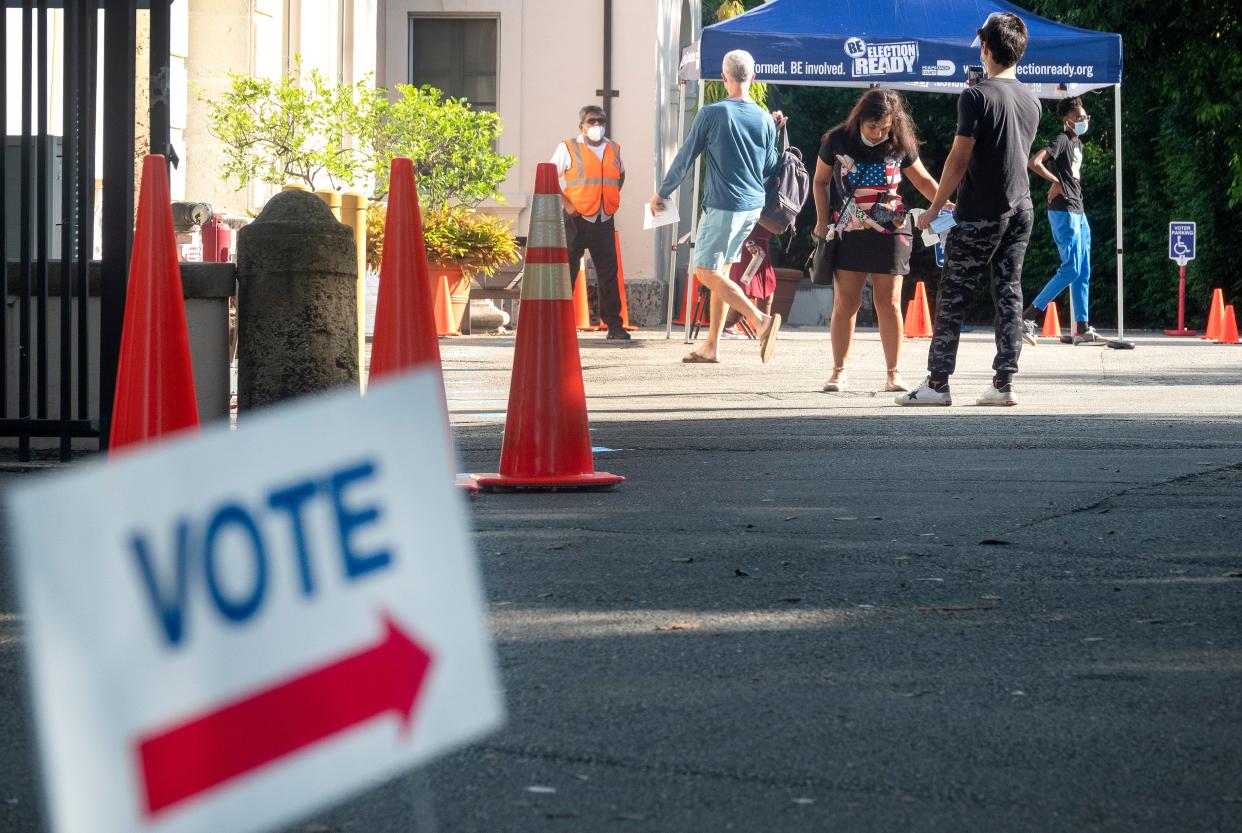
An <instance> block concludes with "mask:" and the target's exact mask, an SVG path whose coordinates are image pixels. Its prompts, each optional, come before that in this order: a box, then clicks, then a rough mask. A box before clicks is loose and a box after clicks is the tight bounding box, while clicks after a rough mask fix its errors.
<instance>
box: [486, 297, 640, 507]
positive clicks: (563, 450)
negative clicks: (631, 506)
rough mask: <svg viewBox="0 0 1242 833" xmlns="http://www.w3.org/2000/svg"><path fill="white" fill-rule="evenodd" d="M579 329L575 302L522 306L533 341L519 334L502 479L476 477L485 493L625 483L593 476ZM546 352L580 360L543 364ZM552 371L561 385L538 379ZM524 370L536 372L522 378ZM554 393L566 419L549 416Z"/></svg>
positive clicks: (609, 476) (604, 475)
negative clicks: (542, 355) (548, 406)
mask: <svg viewBox="0 0 1242 833" xmlns="http://www.w3.org/2000/svg"><path fill="white" fill-rule="evenodd" d="M573 324H574V302H573V301H572V300H564V301H549V300H529V301H526V302H524V303H523V305H522V327H525V328H526V333H527V338H525V339H523V338H522V337H521V329H520V328H519V331H518V332H519V337H518V343H517V350H516V354H515V356H514V360H513V366H514V368H515V371H514V376H513V380H512V383H511V385H510V390H509V410H508V415H507V417H506V421H505V440H504V445H503V446H502V447H501V451H500V472H499V473H487V474H476V475H474V479H475V481H476V482H477V483H478V484H479V488H481V489H483V490H484V491H516V490H522V489H540V490H545V491H546V490H557V489H607V488H610V487H612V486H615V485H617V484H618V483H620V482H622V481H623V480H625V478H624V477H622V476H620V475H616V474H610V473H608V472H597V471H595V461H594V459H593V457H592V453H591V435H590V432H589V430H588V427H587V411H586V393H585V391H584V389H583V385H582V371H581V369H580V365H579V363H578V361H577V356H578V340H577V335H576V333H575V331H574V327H573ZM535 333H537V334H540V335H543V336H544V339H543V343H542V344H541V343H538V340H537V339H535V338H532V337H530V336H531V334H535ZM545 334H546V335H545ZM548 342H551V343H548ZM544 351H547V352H549V353H551V354H554V355H555V354H559V355H561V356H565V357H568V356H573V357H574V359H573V361H568V360H564V361H560V362H556V363H549V362H547V361H542V362H541V361H539V359H538V356H539V354H540V353H541V352H544ZM552 366H556V367H558V368H559V370H560V378H552V376H551V375H544V374H541V373H539V372H538V371H539V370H546V369H548V368H549V367H552ZM523 368H535V369H536V372H534V373H530V374H526V375H523V374H521V373H520V371H521V369H523ZM549 390H552V391H556V392H557V393H558V399H559V403H560V412H559V413H558V414H557V415H556V416H555V418H551V417H550V415H549V414H548V413H546V404H547V402H548V401H549V400H550V397H549V393H548V391H549ZM513 438H519V439H517V440H514V439H513Z"/></svg>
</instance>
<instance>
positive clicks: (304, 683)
mask: <svg viewBox="0 0 1242 833" xmlns="http://www.w3.org/2000/svg"><path fill="white" fill-rule="evenodd" d="M383 621H384V636H383V638H382V639H381V640H380V642H379V643H378V644H376V645H374V646H373V647H370V648H367V649H365V650H363V651H360V652H359V653H356V654H352V655H350V656H347V657H345V658H343V659H340V660H336V661H334V662H331V663H329V664H327V665H324V666H322V667H320V668H317V669H315V670H313V671H311V672H309V673H307V674H303V675H301V676H299V677H295V678H293V679H290V680H287V681H285V682H283V683H280V684H278V685H276V686H273V687H271V688H269V689H266V690H264V691H260V692H258V693H255V694H252V695H249V696H247V697H245V698H243V699H240V700H236V701H234V702H232V703H229V704H227V705H225V706H222V707H220V708H218V709H216V710H214V711H211V712H208V713H206V714H202V715H199V716H197V717H193V718H190V719H189V720H186V721H185V722H183V723H180V724H178V725H176V726H172V727H171V728H168V729H163V730H161V731H159V732H158V733H157V734H152V735H149V736H147V737H143V738H139V739H138V743H137V752H138V757H139V759H140V761H141V764H142V775H143V782H144V784H145V786H146V799H147V807H146V813H147V815H148V816H155V815H157V814H159V813H160V812H162V811H164V810H167V809H168V808H169V807H172V806H173V805H175V804H177V803H179V802H181V801H185V800H186V799H188V798H191V797H193V796H196V795H199V794H200V793H204V792H207V791H208V790H211V789H212V788H214V787H217V786H219V785H220V784H223V783H225V782H226V781H229V780H231V779H233V778H237V777H239V776H241V775H245V774H246V773H248V772H252V771H253V770H256V769H259V768H261V767H264V766H267V765H268V764H271V763H274V762H275V761H278V760H280V759H281V758H283V757H285V756H286V755H290V754H292V753H294V752H296V751H298V750H299V749H304V748H306V747H308V746H310V745H312V744H314V743H317V742H319V741H322V740H324V739H326V738H329V737H332V736H333V735H336V734H338V733H340V732H344V731H346V730H348V729H350V728H352V727H354V726H357V725H359V724H361V723H365V722H367V721H368V720H371V719H373V718H375V717H379V716H380V715H383V714H388V713H391V714H395V715H396V716H397V718H398V719H399V720H400V722H401V729H402V731H403V732H404V731H408V729H409V725H410V721H411V720H412V719H413V716H414V704H415V701H416V700H417V699H418V695H419V691H420V690H421V689H422V685H423V679H424V678H425V677H426V675H427V670H428V668H429V667H430V665H431V659H432V658H431V655H430V654H429V653H428V652H427V651H426V650H425V649H423V648H422V647H421V646H419V645H418V644H417V643H415V642H414V640H412V639H411V638H410V637H409V636H407V635H406V634H405V633H404V632H403V631H402V630H401V629H400V628H399V627H397V625H396V623H395V622H393V620H392V619H391V618H389V617H388V616H387V615H386V614H385V615H384V616H383Z"/></svg>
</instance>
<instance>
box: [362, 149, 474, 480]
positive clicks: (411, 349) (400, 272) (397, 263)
mask: <svg viewBox="0 0 1242 833" xmlns="http://www.w3.org/2000/svg"><path fill="white" fill-rule="evenodd" d="M389 181H390V183H391V184H390V186H389V191H388V213H387V216H386V217H385V219H384V252H383V256H382V260H381V262H380V281H379V297H378V298H376V300H375V335H374V336H373V338H372V341H371V367H370V370H369V372H368V376H367V382H368V385H370V384H374V383H375V382H377V381H378V380H380V379H382V378H383V377H385V376H390V375H394V374H398V373H403V372H405V371H408V370H415V369H419V368H422V369H428V370H430V369H433V368H434V370H435V373H436V376H437V377H438V378H439V379H440V403H441V406H442V408H443V411H444V429H445V434H446V435H448V434H449V425H448V402H447V399H446V397H445V395H444V376H443V374H442V373H441V371H440V343H439V341H437V340H436V333H437V331H438V330H439V327H438V326H437V322H436V317H437V316H436V310H433V309H432V306H433V302H434V300H435V293H434V290H433V289H432V283H431V270H430V268H428V266H427V250H426V248H425V246H424V243H423V221H422V218H421V216H420V215H419V210H418V190H417V189H416V188H415V185H414V163H413V162H412V161H410V160H409V159H404V158H401V157H398V158H396V159H393V160H392V173H391V177H390V180H389ZM440 286H441V288H442V290H443V293H444V294H443V298H444V300H445V301H448V285H447V281H446V279H445V278H444V277H443V276H441V277H440ZM448 320H449V321H450V322H451V321H452V320H453V319H452V316H451V315H450V316H449V317H448ZM450 436H451V435H450ZM457 485H458V486H461V487H463V488H465V489H468V490H470V491H478V486H477V485H476V484H475V482H474V480H473V479H472V478H470V476H469V475H458V476H457Z"/></svg>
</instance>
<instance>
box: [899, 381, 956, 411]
mask: <svg viewBox="0 0 1242 833" xmlns="http://www.w3.org/2000/svg"><path fill="white" fill-rule="evenodd" d="M930 382H931V377H930V376H928V377H927V378H926V379H924V380H923V384H921V385H919V386H918V388H917V389H916V390H912V391H910V392H909V393H903V394H901V395H900V396H898V397H895V399H894V401H895V402H896V403H897V404H898V405H910V406H916V407H920V406H930V405H952V404H953V397H952V396H950V395H949V386H948V384H944V385H941V386H940V390H936V389H934V388H932V387H931V385H930V384H929V383H930Z"/></svg>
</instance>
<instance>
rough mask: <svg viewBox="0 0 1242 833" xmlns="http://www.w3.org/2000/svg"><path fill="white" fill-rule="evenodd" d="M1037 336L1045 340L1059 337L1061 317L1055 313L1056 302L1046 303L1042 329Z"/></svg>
mask: <svg viewBox="0 0 1242 833" xmlns="http://www.w3.org/2000/svg"><path fill="white" fill-rule="evenodd" d="M1039 334H1040V335H1041V336H1044V337H1045V338H1057V339H1059V338H1060V337H1061V316H1060V315H1059V314H1058V313H1057V302H1056V301H1049V302H1048V308H1047V309H1045V310H1044V329H1043V330H1041V331H1040V333H1039Z"/></svg>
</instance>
